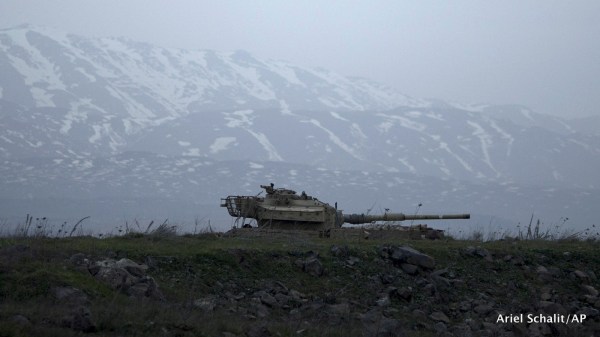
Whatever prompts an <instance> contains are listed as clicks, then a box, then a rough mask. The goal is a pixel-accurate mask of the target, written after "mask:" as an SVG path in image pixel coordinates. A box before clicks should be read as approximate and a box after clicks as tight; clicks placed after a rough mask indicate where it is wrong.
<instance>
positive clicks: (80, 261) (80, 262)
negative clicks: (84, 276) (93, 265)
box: [69, 253, 89, 267]
mask: <svg viewBox="0 0 600 337" xmlns="http://www.w3.org/2000/svg"><path fill="white" fill-rule="evenodd" d="M69 262H71V263H72V264H73V265H74V266H76V267H83V266H87V265H88V263H89V261H88V259H87V258H86V257H85V255H84V254H83V253H77V254H73V255H71V257H70V258H69Z"/></svg>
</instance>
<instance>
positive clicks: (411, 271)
mask: <svg viewBox="0 0 600 337" xmlns="http://www.w3.org/2000/svg"><path fill="white" fill-rule="evenodd" d="M400 268H402V271H404V272H405V273H407V274H408V275H415V274H416V273H417V272H418V271H419V267H417V266H415V265H414V264H410V263H401V264H400Z"/></svg>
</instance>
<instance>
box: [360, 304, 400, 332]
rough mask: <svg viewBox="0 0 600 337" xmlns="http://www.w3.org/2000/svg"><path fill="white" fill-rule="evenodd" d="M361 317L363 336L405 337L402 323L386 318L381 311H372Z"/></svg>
mask: <svg viewBox="0 0 600 337" xmlns="http://www.w3.org/2000/svg"><path fill="white" fill-rule="evenodd" d="M359 317H360V320H361V323H362V325H363V329H362V335H363V336H374V337H393V336H403V335H404V331H403V330H402V326H401V324H400V321H398V320H397V319H393V318H387V317H385V316H384V315H383V313H382V312H381V311H380V310H379V309H371V310H370V311H368V312H366V313H364V314H362V315H360V316H359Z"/></svg>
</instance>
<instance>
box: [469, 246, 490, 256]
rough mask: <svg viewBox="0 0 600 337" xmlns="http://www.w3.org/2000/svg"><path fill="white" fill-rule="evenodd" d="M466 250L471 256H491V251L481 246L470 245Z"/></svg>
mask: <svg viewBox="0 0 600 337" xmlns="http://www.w3.org/2000/svg"><path fill="white" fill-rule="evenodd" d="M465 252H466V253H467V254H469V255H471V256H479V257H483V258H485V257H487V256H491V254H490V252H489V251H488V250H487V249H485V248H481V247H479V246H477V247H473V246H469V247H467V248H466V249H465Z"/></svg>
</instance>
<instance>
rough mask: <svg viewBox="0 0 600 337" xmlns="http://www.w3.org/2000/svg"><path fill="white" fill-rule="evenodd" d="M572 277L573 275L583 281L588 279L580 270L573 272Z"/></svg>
mask: <svg viewBox="0 0 600 337" xmlns="http://www.w3.org/2000/svg"><path fill="white" fill-rule="evenodd" d="M573 275H575V276H576V277H577V278H578V279H580V280H583V281H588V280H589V279H590V277H589V276H588V274H586V273H584V272H582V271H581V270H576V271H574V272H573Z"/></svg>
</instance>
